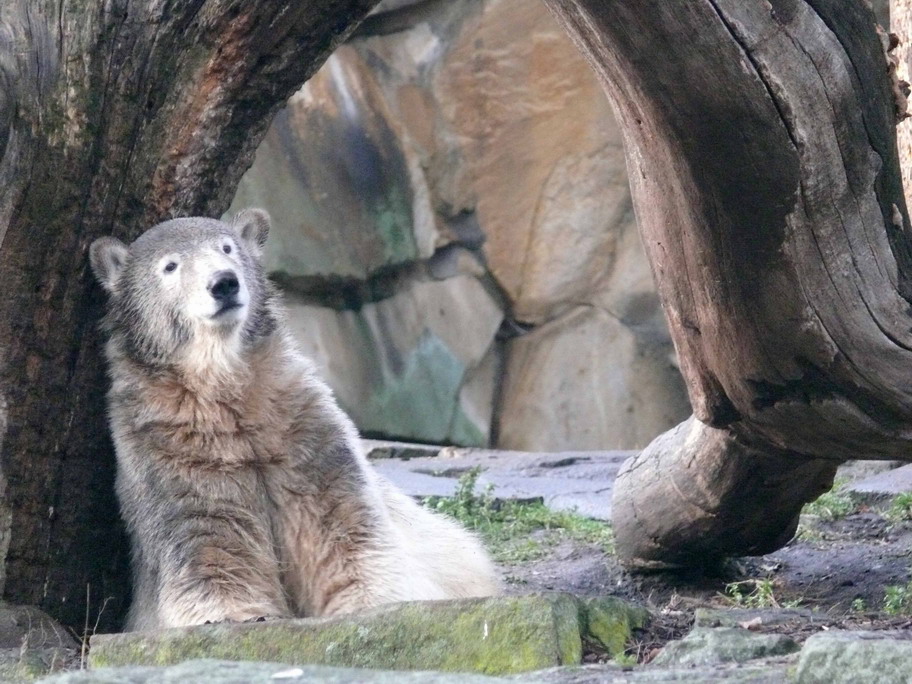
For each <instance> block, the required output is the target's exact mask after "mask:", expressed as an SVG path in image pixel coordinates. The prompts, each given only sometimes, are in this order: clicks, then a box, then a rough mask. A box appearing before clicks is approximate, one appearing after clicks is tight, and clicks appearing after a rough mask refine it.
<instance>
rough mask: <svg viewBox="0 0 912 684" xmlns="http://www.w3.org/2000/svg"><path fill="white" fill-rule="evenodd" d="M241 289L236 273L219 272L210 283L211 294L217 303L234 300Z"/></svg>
mask: <svg viewBox="0 0 912 684" xmlns="http://www.w3.org/2000/svg"><path fill="white" fill-rule="evenodd" d="M240 289H241V285H240V283H238V279H237V274H235V272H234V271H219V272H218V273H216V274H215V275H214V276H213V277H212V280H210V281H209V292H210V293H211V294H212V296H213V298H214V299H215V300H216V301H217V302H227V301H230V300H232V299H234V297H235V295H237V293H238V290H240Z"/></svg>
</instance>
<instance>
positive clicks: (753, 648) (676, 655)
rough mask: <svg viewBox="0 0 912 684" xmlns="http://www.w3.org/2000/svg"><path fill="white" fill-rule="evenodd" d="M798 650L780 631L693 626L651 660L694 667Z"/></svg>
mask: <svg viewBox="0 0 912 684" xmlns="http://www.w3.org/2000/svg"><path fill="white" fill-rule="evenodd" d="M797 651H798V644H796V643H795V642H794V641H793V640H792V639H790V638H789V637H787V636H784V635H782V634H754V633H752V632H749V631H747V630H746V629H740V628H737V627H735V628H731V627H719V628H716V629H707V628H705V627H695V628H694V629H693V630H691V632H690V633H689V634H688V635H687V636H686V637H684V638H683V639H681V640H679V641H672V642H670V643H669V644H667V645H666V646H665V647H664V648H663V649H662V650H661V651H660V652H659V655H657V656H656V657H655V659H654V660H653V661H652V664H653V665H655V666H656V667H672V666H673V667H693V666H705V665H715V664H718V663H729V662H735V663H744V662H747V661H749V660H756V659H758V658H768V657H771V656H784V655H788V654H790V653H795V652H797Z"/></svg>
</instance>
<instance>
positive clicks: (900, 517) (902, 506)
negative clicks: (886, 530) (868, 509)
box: [884, 492, 912, 522]
mask: <svg viewBox="0 0 912 684" xmlns="http://www.w3.org/2000/svg"><path fill="white" fill-rule="evenodd" d="M884 517H885V518H886V519H887V520H890V521H892V522H902V521H904V520H912V492H903V493H902V494H897V495H896V496H895V497H893V500H892V501H891V502H890V507H889V508H888V509H887V512H886V513H884Z"/></svg>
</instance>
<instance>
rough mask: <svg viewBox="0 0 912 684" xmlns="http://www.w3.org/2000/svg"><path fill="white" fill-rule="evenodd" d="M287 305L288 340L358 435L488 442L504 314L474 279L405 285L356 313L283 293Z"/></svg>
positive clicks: (463, 442)
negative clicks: (318, 374)
mask: <svg viewBox="0 0 912 684" xmlns="http://www.w3.org/2000/svg"><path fill="white" fill-rule="evenodd" d="M286 304H287V306H288V309H289V317H288V322H289V325H290V327H291V330H292V332H293V333H294V334H295V337H296V338H297V339H298V341H299V342H300V343H301V344H302V347H303V348H304V350H305V352H306V353H307V354H308V355H309V356H310V357H311V358H313V359H314V360H315V361H316V363H317V365H318V367H319V369H320V371H321V375H322V377H323V378H324V379H326V380H327V382H329V384H330V386H331V387H333V388H334V390H335V393H336V397H337V399H338V400H339V402H340V404H341V405H342V407H343V408H344V409H345V410H346V411H348V413H349V414H350V415H351V416H352V418H353V419H354V421H355V423H356V424H357V425H358V427H359V428H360V429H361V430H362V431H365V432H368V433H374V434H378V433H379V434H384V435H395V436H396V437H400V438H404V439H412V440H417V441H430V442H455V443H457V444H467V445H484V444H487V443H488V440H489V435H490V430H491V415H492V411H493V402H494V391H495V384H496V382H497V376H498V374H499V372H498V371H499V368H498V367H499V359H498V352H497V349H496V345H495V342H494V336H495V333H496V332H497V329H498V327H499V326H500V322H501V320H502V318H503V313H502V312H501V310H500V308H499V307H498V306H497V304H496V302H495V301H494V299H493V298H492V297H491V295H489V294H488V292H487V291H486V290H485V288H484V286H483V285H482V283H481V282H480V281H479V280H478V279H477V278H475V277H474V276H471V275H465V274H463V275H457V276H455V277H452V278H447V279H445V280H426V281H414V282H410V283H409V284H408V285H407V286H406V287H404V288H403V289H402V290H400V291H399V292H397V293H396V294H395V295H393V296H392V297H390V298H388V299H383V300H381V301H379V302H376V303H370V304H365V305H364V306H362V307H361V308H360V310H358V311H336V310H334V309H330V308H327V307H320V306H315V305H313V304H309V303H307V302H306V301H305V300H302V299H300V298H298V297H296V296H295V295H293V294H291V293H290V294H289V295H288V296H287V297H286ZM466 330H471V331H472V334H466Z"/></svg>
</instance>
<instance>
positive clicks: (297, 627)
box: [89, 594, 582, 674]
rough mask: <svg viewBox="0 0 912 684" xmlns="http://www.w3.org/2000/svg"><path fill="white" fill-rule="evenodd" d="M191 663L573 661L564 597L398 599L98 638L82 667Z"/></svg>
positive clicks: (570, 616)
mask: <svg viewBox="0 0 912 684" xmlns="http://www.w3.org/2000/svg"><path fill="white" fill-rule="evenodd" d="M197 658H218V659H226V660H258V661H267V662H269V661H271V662H281V663H289V664H293V665H301V664H322V665H336V666H346V667H361V668H373V669H399V670H438V671H445V672H483V673H488V674H508V673H516V672H526V671H529V670H537V669H541V668H546V667H554V666H556V665H570V664H577V663H579V662H580V660H581V658H582V640H581V637H580V608H579V604H578V602H577V600H576V599H575V598H574V597H572V596H570V595H567V594H548V595H533V596H521V597H500V598H490V599H469V600H462V601H424V602H413V603H401V604H397V605H392V606H388V607H384V608H381V609H378V610H375V611H371V612H368V613H363V614H360V615H353V616H345V617H338V618H323V619H320V618H316V619H300V620H280V621H275V622H265V623H255V624H218V625H200V626H197V627H189V628H182V629H169V630H161V631H157V632H134V633H127V634H112V635H98V636H95V637H93V638H92V640H91V651H90V655H89V663H90V666H91V667H110V666H123V665H171V664H175V663H180V662H184V661H186V660H192V659H197Z"/></svg>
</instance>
